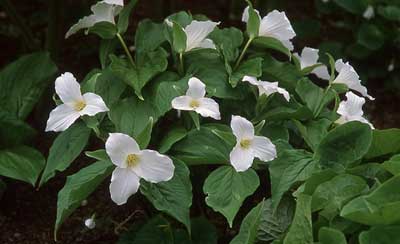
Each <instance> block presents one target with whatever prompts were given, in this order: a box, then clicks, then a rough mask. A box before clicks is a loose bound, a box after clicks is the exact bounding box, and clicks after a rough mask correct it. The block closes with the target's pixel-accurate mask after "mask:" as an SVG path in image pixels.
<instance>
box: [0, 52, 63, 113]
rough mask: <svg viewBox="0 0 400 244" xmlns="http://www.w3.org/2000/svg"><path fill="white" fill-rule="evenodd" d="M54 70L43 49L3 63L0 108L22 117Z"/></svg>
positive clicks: (55, 70) (50, 80)
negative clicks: (5, 64)
mask: <svg viewBox="0 0 400 244" xmlns="http://www.w3.org/2000/svg"><path fill="white" fill-rule="evenodd" d="M56 72H57V67H56V65H55V64H54V63H53V61H51V59H50V55H49V53H47V52H38V53H33V54H29V55H25V56H22V57H21V58H19V59H17V60H16V61H14V62H12V63H11V64H9V65H7V66H6V67H4V68H3V69H2V70H1V71H0V108H1V110H3V111H4V112H7V113H9V114H10V116H12V117H15V118H18V119H21V120H25V119H26V118H27V117H28V115H29V113H30V112H31V111H32V109H33V107H34V106H35V104H36V102H37V101H38V100H39V99H40V96H41V95H42V93H43V91H44V90H45V89H46V87H47V86H48V85H49V84H50V83H51V82H52V81H53V78H54V76H55V73H56Z"/></svg>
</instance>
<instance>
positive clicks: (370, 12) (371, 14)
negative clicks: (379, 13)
mask: <svg viewBox="0 0 400 244" xmlns="http://www.w3.org/2000/svg"><path fill="white" fill-rule="evenodd" d="M363 17H364V18H365V19H372V18H373V17H375V11H374V7H372V6H371V5H368V7H367V9H366V10H365V11H364V13H363Z"/></svg>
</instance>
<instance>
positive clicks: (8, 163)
mask: <svg viewBox="0 0 400 244" xmlns="http://www.w3.org/2000/svg"><path fill="white" fill-rule="evenodd" d="M44 164H45V159H44V157H43V155H42V154H41V153H40V152H39V151H37V150H36V149H33V148H31V147H27V146H18V147H14V148H10V149H3V150H0V175H2V176H6V177H10V178H13V179H16V180H22V181H25V182H27V183H30V184H31V185H32V186H35V184H36V181H37V180H38V177H39V175H40V173H41V172H42V169H43V167H44Z"/></svg>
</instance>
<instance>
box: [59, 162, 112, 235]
mask: <svg viewBox="0 0 400 244" xmlns="http://www.w3.org/2000/svg"><path fill="white" fill-rule="evenodd" d="M113 168H114V167H113V164H112V163H111V162H110V161H108V160H105V161H98V162H96V163H93V164H91V165H89V166H87V167H85V168H83V169H81V170H80V171H79V172H77V173H75V174H73V175H70V176H68V178H67V182H66V183H65V185H64V187H63V188H62V189H61V190H60V191H59V192H58V200H57V219H56V223H55V227H54V239H57V231H58V230H59V228H60V226H61V224H62V223H63V222H64V221H65V220H66V219H67V218H68V216H70V215H71V214H72V213H73V212H74V211H75V209H76V208H78V207H79V206H80V205H81V202H82V201H83V200H85V199H86V198H87V197H88V196H89V195H90V194H91V193H92V192H93V191H94V190H95V189H96V188H97V186H99V185H100V183H101V182H102V181H103V180H104V179H105V178H107V177H108V176H109V175H110V174H111V172H112V170H113Z"/></svg>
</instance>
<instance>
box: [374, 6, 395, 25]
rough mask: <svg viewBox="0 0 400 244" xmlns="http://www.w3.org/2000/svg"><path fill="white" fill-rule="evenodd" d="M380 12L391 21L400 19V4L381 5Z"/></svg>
mask: <svg viewBox="0 0 400 244" xmlns="http://www.w3.org/2000/svg"><path fill="white" fill-rule="evenodd" d="M378 14H379V15H381V16H382V17H383V18H385V19H387V20H391V21H400V6H399V7H398V6H390V5H389V6H379V7H378Z"/></svg>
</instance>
